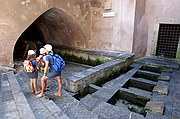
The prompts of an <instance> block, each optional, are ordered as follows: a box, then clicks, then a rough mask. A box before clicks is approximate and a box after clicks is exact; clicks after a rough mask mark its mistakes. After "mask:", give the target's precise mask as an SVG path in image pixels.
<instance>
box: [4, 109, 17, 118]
mask: <svg viewBox="0 0 180 119" xmlns="http://www.w3.org/2000/svg"><path fill="white" fill-rule="evenodd" d="M2 119H20V117H19V113H18V111H17V110H16V111H12V112H6V113H3V115H2Z"/></svg>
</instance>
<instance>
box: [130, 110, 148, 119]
mask: <svg viewBox="0 0 180 119" xmlns="http://www.w3.org/2000/svg"><path fill="white" fill-rule="evenodd" d="M129 118H130V119H145V117H144V116H143V115H140V114H137V113H134V112H130V116H129Z"/></svg>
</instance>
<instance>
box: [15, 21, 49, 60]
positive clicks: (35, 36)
mask: <svg viewBox="0 0 180 119" xmlns="http://www.w3.org/2000/svg"><path fill="white" fill-rule="evenodd" d="M25 41H32V42H33V43H34V44H35V46H36V47H37V50H38V51H39V49H40V48H41V47H43V45H44V44H45V42H44V37H43V34H42V32H41V30H40V29H39V28H38V27H37V26H36V25H35V24H32V25H31V26H29V27H28V28H27V29H26V30H25V31H24V32H23V33H22V34H21V36H20V37H19V39H18V40H17V42H16V45H15V48H14V54H13V55H14V56H13V57H14V61H18V60H24V59H25V58H26V55H27V51H26V47H27V44H26V43H25ZM38 51H37V54H38Z"/></svg>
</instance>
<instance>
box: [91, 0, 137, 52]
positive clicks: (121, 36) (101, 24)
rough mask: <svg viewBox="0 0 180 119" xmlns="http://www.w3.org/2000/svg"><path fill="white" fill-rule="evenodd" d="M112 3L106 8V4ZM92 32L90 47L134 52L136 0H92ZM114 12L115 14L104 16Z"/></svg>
mask: <svg viewBox="0 0 180 119" xmlns="http://www.w3.org/2000/svg"><path fill="white" fill-rule="evenodd" d="M107 2H111V3H112V9H110V10H106V9H105V4H106V3H107ZM90 3H91V7H92V32H91V40H89V43H88V44H89V48H90V49H95V50H114V51H127V52H132V49H133V34H134V19H135V5H136V0H91V1H90ZM109 12H114V13H115V16H112V17H103V13H109Z"/></svg>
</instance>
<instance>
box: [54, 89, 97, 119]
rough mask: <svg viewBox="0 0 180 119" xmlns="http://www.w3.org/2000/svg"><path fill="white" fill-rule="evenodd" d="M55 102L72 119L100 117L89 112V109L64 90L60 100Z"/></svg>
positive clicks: (95, 118) (94, 118)
mask: <svg viewBox="0 0 180 119" xmlns="http://www.w3.org/2000/svg"><path fill="white" fill-rule="evenodd" d="M53 101H54V102H55V103H56V104H57V105H58V106H59V107H60V108H61V109H62V110H63V111H64V112H65V113H66V114H67V115H68V116H69V117H70V118H71V119H98V115H97V114H95V113H93V112H91V111H89V110H88V109H87V107H86V106H85V105H84V104H83V103H81V102H80V101H78V100H77V99H75V98H74V97H72V96H71V95H70V94H69V93H68V92H66V91H65V90H62V95H61V97H60V98H57V99H53Z"/></svg>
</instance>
